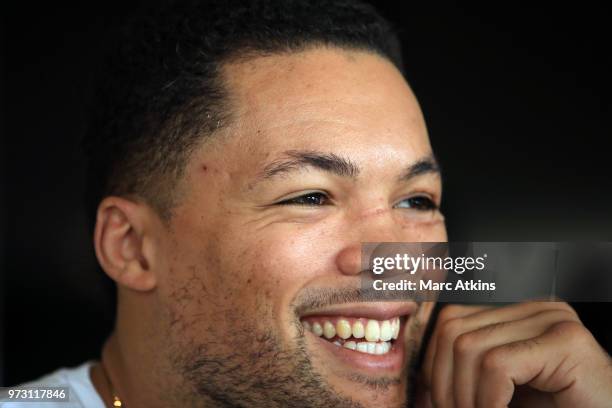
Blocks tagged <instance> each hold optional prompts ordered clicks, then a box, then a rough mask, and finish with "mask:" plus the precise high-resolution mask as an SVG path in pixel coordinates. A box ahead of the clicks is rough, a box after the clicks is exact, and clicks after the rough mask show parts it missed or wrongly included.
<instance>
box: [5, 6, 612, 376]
mask: <svg viewBox="0 0 612 408" xmlns="http://www.w3.org/2000/svg"><path fill="white" fill-rule="evenodd" d="M431 3H434V4H432V5H431V6H423V5H422V4H419V5H418V7H417V6H416V4H417V3H414V4H413V3H412V2H410V3H408V4H411V5H409V6H399V5H392V4H393V3H391V2H389V3H388V4H384V3H379V8H380V9H381V11H382V12H383V14H385V15H386V16H387V17H388V18H390V19H392V20H394V21H395V22H396V23H397V24H398V25H399V26H400V27H401V28H402V37H403V40H404V57H405V62H406V66H407V77H408V79H409V81H410V83H411V84H412V87H413V88H414V90H415V93H416V94H417V96H418V97H419V99H420V102H421V104H422V107H423V110H424V112H425V116H426V119H427V122H428V124H429V129H430V134H431V138H432V143H433V145H434V149H435V151H436V152H437V155H438V156H439V159H440V161H441V163H442V165H443V169H444V172H445V185H444V187H445V197H444V200H445V202H444V207H443V210H444V213H445V215H446V218H447V222H448V229H449V235H450V239H451V240H455V241H458V240H473V241H577V240H586V241H596V240H605V241H611V240H612V213H611V210H610V209H611V205H612V191H611V188H610V187H611V186H612V183H610V178H611V176H612V172H611V171H610V167H609V166H610V158H609V147H608V140H609V139H610V137H611V136H612V132H611V130H612V129H611V126H610V113H611V108H610V107H611V104H610V91H611V86H610V79H609V75H610V72H612V70H611V68H612V66H611V57H610V55H611V52H610V51H611V50H610V48H611V47H610V42H609V40H608V38H607V37H608V36H609V35H610V32H609V31H610V30H609V29H608V27H607V25H606V24H607V23H608V21H610V15H609V14H607V13H606V12H605V11H604V8H603V7H600V6H599V5H598V4H596V3H593V2H580V3H576V4H574V5H573V6H572V7H571V8H570V7H569V6H566V7H567V8H561V6H560V5H559V4H558V3H556V4H554V6H552V5H541V6H540V7H535V6H534V5H533V4H532V5H529V6H524V7H520V6H519V5H516V4H514V3H513V5H514V7H512V8H507V9H502V8H500V7H499V6H497V8H496V9H487V8H482V7H481V6H476V5H475V4H474V5H472V6H471V8H470V7H469V6H465V7H463V8H458V7H451V6H443V5H442V4H441V3H437V2H431ZM1 7H2V9H3V11H2V12H1V13H0V18H1V19H2V48H1V50H2V55H1V57H0V61H1V63H2V64H1V65H2V66H1V67H0V69H1V72H2V81H1V82H0V87H1V88H0V91H1V93H0V94H1V95H2V98H1V102H0V103H1V104H2V105H1V106H0V107H1V109H0V114H1V116H0V123H2V131H1V132H2V133H1V134H2V138H1V141H0V153H1V155H2V157H1V160H2V161H1V163H2V167H1V168H0V197H1V198H2V200H1V201H0V210H1V211H0V261H1V263H0V266H1V267H2V277H1V279H2V280H1V281H0V290H2V297H3V299H2V300H3V302H2V306H0V316H2V311H4V314H3V321H0V325H1V328H2V330H1V333H0V334H1V335H2V336H0V347H3V352H2V353H0V368H2V371H1V374H0V383H2V384H5V385H8V384H14V383H18V382H22V381H25V380H29V379H33V378H35V377H37V376H40V375H42V374H44V373H46V372H49V371H52V370H53V369H55V368H57V367H59V366H70V365H76V364H79V363H81V362H83V361H84V360H86V359H90V358H95V357H96V356H97V355H98V350H99V349H100V346H101V345H102V342H103V341H104V338H105V336H106V335H107V334H108V333H109V330H110V328H111V326H112V315H113V304H112V301H111V300H110V299H109V297H108V296H106V295H105V293H106V292H105V290H104V288H103V279H102V277H101V275H100V273H99V272H98V271H97V268H96V266H95V265H96V264H95V258H94V255H93V248H92V244H91V238H90V236H91V234H90V231H89V229H88V228H89V225H88V222H87V218H86V216H85V211H84V208H83V206H82V194H83V190H84V174H83V173H84V171H83V170H84V163H83V160H82V158H81V157H80V151H79V145H78V140H79V137H80V136H81V134H82V132H83V130H84V128H85V120H86V114H87V109H86V106H87V100H88V98H89V94H90V90H91V82H92V72H93V71H94V68H95V67H96V65H97V63H98V58H99V56H98V51H99V49H100V48H101V44H102V43H103V33H104V31H105V29H106V27H108V26H109V25H111V24H114V23H115V22H117V21H118V20H120V17H121V16H122V15H125V14H126V13H128V12H130V11H131V10H133V9H135V6H134V5H130V6H128V5H127V3H126V2H119V1H115V0H113V1H105V2H81V3H79V4H76V5H67V4H60V3H57V2H45V3H43V2H39V3H36V2H34V3H32V2H16V1H12V2H10V3H9V2H3V4H2V6H1ZM428 7H429V8H428ZM611 305H612V304H593V303H584V304H576V305H575V306H576V308H577V309H578V310H579V312H581V317H582V319H583V321H584V322H585V324H586V325H587V327H589V328H590V329H591V330H592V331H593V333H594V334H595V335H596V337H597V338H598V339H599V341H600V342H601V343H602V344H603V345H604V347H606V348H607V349H608V350H610V349H611V348H612V328H610V325H609V313H610V311H612V307H611Z"/></svg>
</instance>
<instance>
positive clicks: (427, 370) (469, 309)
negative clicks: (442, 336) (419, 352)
mask: <svg viewBox="0 0 612 408" xmlns="http://www.w3.org/2000/svg"><path fill="white" fill-rule="evenodd" d="M491 308H492V306H463V305H448V306H445V307H444V308H443V309H442V310H441V311H440V313H439V314H438V318H437V321H436V327H435V328H434V331H433V333H432V335H431V338H430V340H429V344H428V345H427V350H426V352H425V358H424V360H423V376H424V380H425V385H426V386H427V387H428V388H430V387H431V375H432V372H433V361H434V356H435V351H436V347H437V343H438V332H439V327H440V323H441V322H444V321H448V320H450V319H455V318H459V317H463V316H467V315H468V314H472V313H476V312H478V311H481V310H485V309H491Z"/></svg>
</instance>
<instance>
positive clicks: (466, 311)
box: [425, 305, 493, 407]
mask: <svg viewBox="0 0 612 408" xmlns="http://www.w3.org/2000/svg"><path fill="white" fill-rule="evenodd" d="M492 308H493V307H492V306H460V305H452V306H447V307H445V308H444V309H442V311H440V315H439V317H438V321H437V323H436V328H435V330H434V333H433V335H432V340H433V343H431V344H430V346H429V347H428V350H427V352H428V355H426V364H427V365H426V367H431V368H430V371H429V377H427V374H426V377H425V378H426V381H427V383H428V384H429V386H430V387H431V396H432V399H433V401H434V403H435V405H436V406H442V407H451V406H452V387H451V384H452V375H453V354H452V344H451V345H449V341H450V340H449V338H453V341H454V338H455V337H456V335H458V334H459V330H460V329H461V327H460V325H461V319H462V318H464V317H466V316H469V315H472V314H474V313H478V312H481V311H484V310H487V309H492ZM455 333H456V334H455ZM427 357H429V360H428V359H427Z"/></svg>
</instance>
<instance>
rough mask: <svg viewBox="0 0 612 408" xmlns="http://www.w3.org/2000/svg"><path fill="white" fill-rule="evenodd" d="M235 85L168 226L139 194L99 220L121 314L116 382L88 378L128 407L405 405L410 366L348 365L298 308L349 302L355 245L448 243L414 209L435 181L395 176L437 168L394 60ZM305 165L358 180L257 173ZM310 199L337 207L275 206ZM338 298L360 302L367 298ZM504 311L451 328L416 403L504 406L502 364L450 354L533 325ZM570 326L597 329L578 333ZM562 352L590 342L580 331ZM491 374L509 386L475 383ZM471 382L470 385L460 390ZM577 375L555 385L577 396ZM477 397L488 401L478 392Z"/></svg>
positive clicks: (279, 74)
mask: <svg viewBox="0 0 612 408" xmlns="http://www.w3.org/2000/svg"><path fill="white" fill-rule="evenodd" d="M224 76H225V79H226V82H227V86H228V89H229V90H230V93H231V97H232V103H233V106H234V109H235V112H234V113H235V115H234V116H233V120H232V122H231V124H230V125H229V126H228V127H226V128H224V129H223V130H221V131H219V132H218V134H216V135H214V136H213V137H212V138H211V139H209V140H208V141H207V142H205V143H203V144H202V145H201V146H200V147H199V148H198V149H196V151H195V152H194V153H193V154H192V156H191V157H190V158H189V160H188V162H187V164H186V169H185V173H184V176H183V179H182V180H181V181H180V183H179V186H178V190H179V193H180V195H179V197H180V200H179V204H178V205H177V207H176V208H174V209H173V216H172V218H171V219H170V221H169V222H164V221H162V220H161V219H160V218H159V216H158V215H157V213H156V212H155V211H154V210H153V209H152V208H151V207H149V206H148V205H147V204H146V203H144V202H142V201H141V200H139V199H138V197H107V198H106V199H104V200H103V201H102V202H101V204H100V206H99V209H98V221H97V225H96V232H95V237H94V241H95V247H96V254H97V256H98V259H99V261H100V264H101V265H102V267H103V268H104V270H105V271H106V272H107V274H108V275H109V276H110V277H111V278H113V279H114V280H115V281H116V282H117V286H118V315H117V324H116V329H115V331H114V333H113V334H112V335H111V337H110V339H109V340H108V342H107V344H106V345H105V347H104V350H103V353H102V364H103V365H104V367H105V371H103V370H102V369H101V366H100V365H98V366H96V367H94V369H93V371H92V379H93V381H94V384H95V386H96V388H97V390H98V391H99V393H100V395H101V396H102V398H103V399H104V400H105V402H106V403H107V404H110V403H111V389H110V388H111V385H110V384H112V388H113V389H114V392H115V393H116V394H117V395H119V396H120V397H121V399H122V400H123V402H124V404H125V406H128V407H130V408H131V407H141V406H142V407H144V406H146V407H157V406H160V407H161V406H194V407H197V406H295V407H298V406H310V407H317V406H326V407H327V406H330V405H332V404H333V405H335V406H339V407H342V406H346V407H356V406H364V407H369V406H385V407H394V406H403V405H404V404H405V402H406V392H407V389H408V382H407V380H406V377H407V375H406V370H405V367H406V366H408V365H409V364H410V359H409V358H408V357H407V358H406V359H405V360H406V361H405V362H404V369H403V370H401V371H389V372H385V371H384V370H383V371H380V370H379V371H371V370H370V371H368V370H361V369H355V368H354V367H351V366H350V364H345V363H343V362H341V361H339V360H337V359H336V358H335V357H334V355H333V353H330V352H329V351H325V350H323V349H322V348H321V347H320V346H319V345H318V344H317V342H318V341H321V340H319V339H315V338H314V337H313V336H305V335H304V333H303V332H302V329H301V325H300V323H299V313H298V310H300V308H304V307H307V306H308V304H309V303H308V300H312V298H311V297H309V296H311V295H313V294H315V295H316V296H317V297H316V299H318V300H319V301H323V302H324V303H325V302H327V303H330V304H331V303H333V302H334V301H335V302H338V300H337V298H334V297H333V296H332V297H329V294H330V293H332V294H333V293H350V289H351V288H356V287H358V286H359V277H358V274H359V272H360V243H361V242H376V241H404V242H419V241H421V242H422V241H431V242H440V241H446V239H447V236H446V229H445V225H444V218H443V216H442V214H440V212H439V211H438V210H437V209H436V208H433V209H431V208H425V209H424V208H421V207H418V206H417V205H415V204H414V198H415V197H422V198H424V199H427V200H430V201H431V202H432V203H433V204H434V205H435V206H437V205H439V203H440V199H441V181H440V176H439V174H438V173H437V172H436V171H427V172H424V173H422V174H419V175H417V176H415V177H411V178H409V179H407V180H399V176H400V175H401V174H402V173H404V172H405V170H406V168H409V167H410V166H411V165H414V164H415V163H418V162H419V161H422V160H424V159H428V158H431V157H432V151H431V146H430V143H429V138H428V135H427V131H426V127H425V124H424V120H423V116H422V114H421V111H420V109H419V106H418V103H417V101H416V99H415V97H414V95H413V93H412V92H411V90H410V88H409V86H408V85H407V83H406V82H405V80H404V79H403V77H402V76H401V74H400V73H399V72H398V71H397V70H396V69H395V68H394V67H393V65H392V64H391V63H389V62H388V61H386V60H385V59H383V58H381V57H379V56H376V55H373V54H370V53H366V52H361V51H347V50H340V49H334V48H332V49H330V48H314V49H308V50H305V51H303V52H299V53H292V54H286V55H274V56H266V57H259V58H254V59H250V60H248V61H246V62H240V63H233V64H229V65H227V66H226V67H225V69H224ZM295 152H319V153H321V154H324V155H328V156H329V155H334V157H341V158H343V159H345V161H346V162H350V163H351V164H352V165H353V166H354V167H355V168H357V169H358V171H357V172H355V173H356V174H352V175H350V176H347V174H344V175H340V174H335V173H333V172H330V171H325V170H322V169H320V168H316V167H314V166H306V167H299V168H291V169H290V171H283V172H280V173H278V174H276V175H275V176H269V177H262V175H264V174H266V170H269V169H270V165H272V164H278V163H279V162H280V161H283V160H286V159H288V158H289V156H291V154H294V153H295ZM294 167H295V166H294ZM357 173H358V174H357ZM268 175H269V174H268ZM313 192H318V193H325V194H326V196H324V197H327V198H326V199H325V198H323V199H322V200H321V201H317V203H318V204H321V205H299V204H297V203H296V202H291V203H290V204H288V205H280V204H279V203H280V202H286V201H287V200H289V199H294V198H295V197H298V196H303V195H304V194H308V193H310V194H312V193H313ZM317 197H318V199H321V195H319V196H317ZM318 199H315V201H316V200H318ZM322 289H325V290H326V291H325V292H322V291H321V290H322ZM347 290H348V291H349V292H347ZM326 294H327V295H326ZM334 299H336V300H334ZM344 301H345V302H348V301H350V302H351V303H350V304H349V306H350V305H352V304H353V303H355V304H356V302H357V301H358V299H356V298H350V299H348V298H347V299H345V300H344ZM557 305H562V304H557ZM432 306H433V304H432V303H423V304H421V305H420V306H419V308H418V310H417V311H416V312H415V313H414V314H413V315H411V317H410V319H411V320H410V322H409V324H407V329H406V332H405V337H406V356H411V355H412V354H413V353H415V352H416V351H418V348H419V347H420V345H419V343H420V339H421V337H422V334H423V327H424V324H425V323H426V322H427V321H428V319H429V316H430V312H431V309H432ZM546 307H548V306H541V309H542V310H544V309H545V308H546ZM560 307H561V306H560ZM562 308H568V307H567V306H565V305H564V306H562ZM503 310H506V309H505V308H501V309H492V310H488V309H487V310H482V311H481V310H474V309H465V310H464V309H461V308H459V309H455V308H453V309H452V310H451V312H452V313H451V312H448V313H446V312H445V313H444V314H443V316H442V317H441V319H440V320H439V321H438V322H437V323H438V326H437V328H436V331H435V334H434V339H433V341H432V342H431V343H430V347H429V349H428V353H427V359H426V363H425V367H426V368H425V375H424V377H423V378H424V380H423V381H424V385H425V387H423V388H422V389H421V395H420V401H421V403H423V404H429V403H430V400H431V399H433V400H434V401H435V402H438V403H439V404H440V406H461V405H455V404H464V405H462V406H472V405H470V404H473V401H472V400H470V399H468V397H466V396H465V395H464V391H463V389H457V390H456V392H455V388H454V387H453V384H456V383H457V381H463V382H462V383H461V384H467V385H466V387H467V388H466V389H468V390H470V391H469V393H470V395H471V394H472V393H474V395H476V396H475V397H474V398H476V399H477V400H478V401H487V402H488V401H490V400H491V399H490V398H492V399H494V400H495V404H498V405H499V406H503V405H502V404H503V401H505V399H507V397H508V395H510V396H511V395H512V390H513V389H514V388H513V385H512V384H513V383H511V382H508V381H509V379H510V381H511V379H512V378H514V377H513V376H512V375H510V377H508V376H507V375H506V377H504V375H505V374H507V373H506V372H505V371H504V369H505V367H506V366H505V365H502V366H497V365H495V364H497V363H499V361H498V360H494V361H493V362H491V364H490V365H489V364H485V365H483V366H482V367H481V365H480V364H479V363H478V361H480V360H478V359H479V358H482V356H483V353H485V357H486V350H482V348H478V350H479V353H480V354H478V353H476V354H478V356H476V354H474V355H472V354H470V355H469V356H467V355H466V354H461V353H455V354H453V353H454V351H455V350H454V344H455V342H456V339H457V338H462V336H461V334H463V333H470V330H477V329H478V328H482V327H485V326H487V325H490V324H492V323H494V322H497V321H506V320H508V321H515V320H517V319H518V320H520V319H527V318H529V316H532V315H531V314H529V313H527V312H524V313H519V312H516V313H515V314H512V313H510V312H504V311H503ZM513 310H514V309H513ZM521 310H522V309H521ZM530 310H531V309H530ZM538 310H540V309H538ZM532 311H533V310H532ZM468 316H472V317H473V322H472V321H471V323H470V324H469V325H467V324H466V325H463V324H461V325H460V324H459V323H456V325H457V327H455V326H453V328H454V329H456V330H454V331H452V332H451V331H450V329H449V330H446V329H445V327H446V326H445V322H449V321H450V322H456V319H466V318H468ZM572 316H573V315H572ZM572 316H570V311H569V309H568V312H567V315H563V316H557V317H558V319H559V320H555V318H551V319H545V321H544V320H543V321H541V322H540V325H539V326H538V330H535V331H534V330H532V329H524V330H526V332H527V331H529V333H530V334H531V335H532V336H535V335H538V333H539V334H540V335H541V334H542V333H545V332H546V330H547V327H549V326H550V325H551V324H552V325H553V326H554V324H555V323H554V322H558V321H560V319H570V317H571V318H572V319H574V320H571V321H577V319H576V318H574V317H572ZM504 319H505V320H504ZM460 321H461V322H463V320H460ZM563 321H565V320H563ZM453 324H455V323H453ZM547 324H548V326H547ZM576 324H577V325H579V323H576ZM441 325H442V326H441ZM525 326H529V324H527V325H525ZM521 327H523V326H521ZM521 330H523V329H521ZM572 330H575V331H576V332H578V331H579V330H583V331H584V332H586V329H584V328H583V326H581V325H579V329H572ZM526 332H525V333H526ZM581 333H582V332H581ZM586 333H588V332H586ZM505 334H506V333H500V335H499V337H498V338H496V340H495V341H490V342H487V345H488V346H490V347H493V348H495V347H498V346H499V345H500V344H507V343H508V341H506V342H504V339H509V338H511V337H512V336H511V335H509V334H508V337H504V335H505ZM453 336H455V337H453ZM519 337H520V336H519ZM523 337H525V339H527V338H529V337H528V336H527V334H525V336H523ZM584 337H586V334H585V335H584ZM563 338H564V339H565V340H570V341H573V340H572V339H574V338H577V339H579V340H576V341H583V340H584V339H583V338H582V336H581V335H580V334H576V333H574V334H572V335H571V336H569V337H563ZM525 339H523V340H525ZM516 340H517V339H516V338H512V341H516ZM557 343H559V342H557ZM557 343H555V344H557ZM579 344H580V345H581V347H584V348H585V349H586V351H585V353H586V354H587V355H588V356H590V360H588V361H591V360H592V362H591V363H589V365H588V366H586V365H587V362H584V364H585V366H586V367H585V370H588V369H595V368H597V369H598V370H603V372H605V368H604V366H606V364H607V368H608V371H609V360H607V359H606V358H607V356H605V354H604V353H602V352H601V350H600V349H599V348H598V346H597V344H596V343H594V342H593V344H591V343H589V342H587V341H584V342H583V343H579ZM555 347H557V348H559V347H565V346H562V345H560V344H557V345H556V346H555V345H552V344H551V345H550V348H549V349H548V350H547V353H548V354H550V355H554V354H555V350H557V349H556V348H555ZM450 350H452V351H450ZM515 352H518V351H517V350H515ZM508 353H510V351H508ZM597 353H599V354H597ZM548 354H547V355H548ZM499 358H500V359H501V358H502V357H499ZM506 358H508V359H511V358H510V357H507V355H506V354H504V355H503V359H502V360H503V362H505V361H506ZM454 359H458V361H457V362H456V364H455V365H453V364H451V363H452V362H453V361H455V360H454ZM459 360H460V361H459ZM485 361H488V360H486V358H485ZM500 364H501V363H500ZM449 367H450V368H453V367H457V370H451V369H449ZM483 367H484V369H487V370H492V372H493V374H491V375H492V377H490V378H496V379H497V378H499V379H502V380H503V381H502V383H503V384H504V387H497V388H496V387H495V386H492V385H491V384H490V380H489V377H482V376H478V373H479V372H480V371H481V370H482V369H483ZM501 367H503V368H504V369H502V368H501ZM466 370H467V371H469V372H470V373H471V374H470V376H468V378H467V379H462V380H460V379H459V377H461V375H460V374H461V373H462V372H464V371H466ZM514 372H515V371H512V370H510V371H508V373H514ZM582 372H584V371H580V370H574V371H572V373H575V374H578V373H582ZM587 372H588V371H587ZM488 373H489V371H487V374H488ZM530 373H531V371H530ZM508 375H509V374H508ZM525 375H526V377H525V378H527V377H529V375H527V374H525ZM568 375H569V374H568ZM521 378H523V377H521ZM568 378H573V377H571V376H570V377H563V379H562V380H560V382H558V383H555V384H557V385H558V384H560V385H567V384H568V383H567V379H568ZM604 378H609V377H605V376H604ZM109 380H110V381H109ZM528 380H531V378H527V380H526V381H525V382H526V383H528V382H529V381H528ZM564 381H565V382H564ZM482 384H486V385H487V389H489V388H491V389H493V390H494V391H491V392H490V393H489V394H493V397H490V396H489V394H486V393H485V394H486V395H484V396H482V397H481V396H480V394H478V392H481V393H482V392H484V391H482V389H481V388H479V385H482ZM572 384H573V385H570V386H569V387H570V388H571V387H573V386H575V384H577V382H574V383H572ZM607 384H610V383H609V382H608V383H607ZM534 386H535V385H534ZM585 387H586V388H584V389H582V388H581V390H582V391H581V392H577V393H569V394H568V393H565V391H561V389H560V388H559V389H557V388H554V387H553V388H550V389H546V390H548V391H549V392H550V393H551V394H553V399H554V400H555V401H556V402H557V403H559V404H561V405H559V406H563V405H562V403H563V401H566V405H565V406H569V405H567V404H569V402H567V401H571V402H573V401H575V398H581V397H582V396H583V395H584V391H585V390H587V389H588V390H589V391H591V392H592V391H594V388H593V387H594V385H593V384H590V385H589V386H585ZM589 387H590V388H589ZM536 388H537V386H536ZM608 388H612V387H608ZM567 389H568V388H567V387H566V388H563V390H567ZM428 390H431V391H432V392H428ZM409 392H410V393H411V394H412V395H414V390H409ZM570 394H571V395H570ZM565 395H570V396H568V397H567V398H569V399H564V398H566V397H565ZM604 397H605V396H604ZM459 400H461V401H464V402H456V401H459ZM485 406H496V405H485Z"/></svg>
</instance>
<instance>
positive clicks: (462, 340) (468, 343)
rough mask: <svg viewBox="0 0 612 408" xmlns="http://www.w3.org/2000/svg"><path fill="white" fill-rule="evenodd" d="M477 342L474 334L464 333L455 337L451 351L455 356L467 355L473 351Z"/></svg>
mask: <svg viewBox="0 0 612 408" xmlns="http://www.w3.org/2000/svg"><path fill="white" fill-rule="evenodd" d="M477 342H478V340H477V335H475V334H474V333H464V334H461V335H460V336H458V337H457V340H455V343H454V344H453V351H454V352H455V353H456V354H467V353H469V352H470V351H472V350H474V348H475V347H476V344H477Z"/></svg>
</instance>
